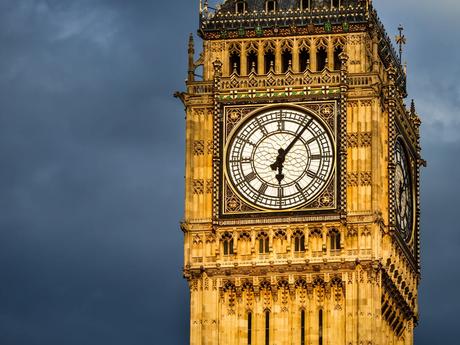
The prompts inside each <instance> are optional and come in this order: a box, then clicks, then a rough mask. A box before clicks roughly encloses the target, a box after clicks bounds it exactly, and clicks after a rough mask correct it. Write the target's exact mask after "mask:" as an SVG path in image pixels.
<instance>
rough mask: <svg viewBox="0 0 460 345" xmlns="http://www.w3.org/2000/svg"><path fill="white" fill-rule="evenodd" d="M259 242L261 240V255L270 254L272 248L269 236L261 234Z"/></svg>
mask: <svg viewBox="0 0 460 345" xmlns="http://www.w3.org/2000/svg"><path fill="white" fill-rule="evenodd" d="M258 240H259V253H260V254H266V253H269V251H270V247H269V244H270V242H269V239H268V235H267V234H265V233H261V234H260V235H259V236H258Z"/></svg>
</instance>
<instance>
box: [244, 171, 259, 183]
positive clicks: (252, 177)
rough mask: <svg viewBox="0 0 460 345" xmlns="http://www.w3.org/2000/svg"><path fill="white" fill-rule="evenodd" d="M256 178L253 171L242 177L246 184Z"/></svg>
mask: <svg viewBox="0 0 460 345" xmlns="http://www.w3.org/2000/svg"><path fill="white" fill-rule="evenodd" d="M256 177H257V175H256V173H255V172H254V171H253V172H251V173H249V174H248V175H246V176H245V177H244V179H245V180H246V181H247V182H251V181H252V180H254V179H255V178H256Z"/></svg>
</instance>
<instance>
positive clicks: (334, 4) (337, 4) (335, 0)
mask: <svg viewBox="0 0 460 345" xmlns="http://www.w3.org/2000/svg"><path fill="white" fill-rule="evenodd" d="M332 7H335V8H339V7H340V0H332Z"/></svg>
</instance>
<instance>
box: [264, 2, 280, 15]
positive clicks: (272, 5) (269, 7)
mask: <svg viewBox="0 0 460 345" xmlns="http://www.w3.org/2000/svg"><path fill="white" fill-rule="evenodd" d="M265 8H266V11H267V12H275V11H276V10H277V8H278V3H277V2H276V0H267V2H266V3H265Z"/></svg>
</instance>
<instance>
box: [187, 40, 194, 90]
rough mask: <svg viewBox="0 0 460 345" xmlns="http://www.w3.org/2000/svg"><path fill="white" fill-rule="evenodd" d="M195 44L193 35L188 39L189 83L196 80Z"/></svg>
mask: <svg viewBox="0 0 460 345" xmlns="http://www.w3.org/2000/svg"><path fill="white" fill-rule="evenodd" d="M195 67H196V66H195V43H194V41H193V34H190V36H189V38H188V81H194V80H195Z"/></svg>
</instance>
